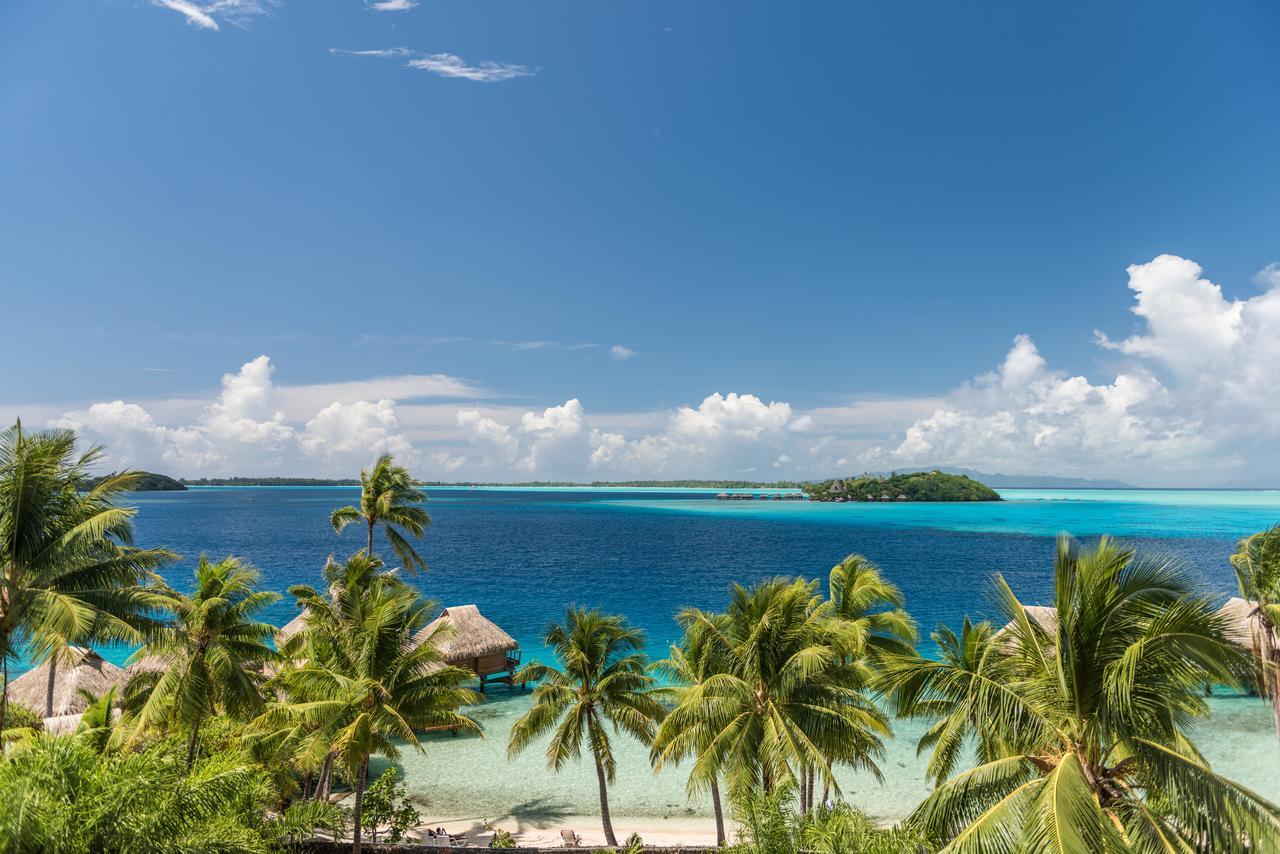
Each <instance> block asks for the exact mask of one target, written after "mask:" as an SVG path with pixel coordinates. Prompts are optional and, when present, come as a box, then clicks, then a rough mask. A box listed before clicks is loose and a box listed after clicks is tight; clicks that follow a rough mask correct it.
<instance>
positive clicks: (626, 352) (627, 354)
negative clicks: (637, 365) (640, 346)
mask: <svg viewBox="0 0 1280 854" xmlns="http://www.w3.org/2000/svg"><path fill="white" fill-rule="evenodd" d="M639 355H640V354H639V353H637V352H636V351H635V350H632V349H631V348H630V347H624V346H622V345H621V344H614V345H613V346H612V347H610V348H609V357H610V358H612V359H617V360H618V361H619V362H625V361H626V360H627V359H633V358H635V357H636V356H639Z"/></svg>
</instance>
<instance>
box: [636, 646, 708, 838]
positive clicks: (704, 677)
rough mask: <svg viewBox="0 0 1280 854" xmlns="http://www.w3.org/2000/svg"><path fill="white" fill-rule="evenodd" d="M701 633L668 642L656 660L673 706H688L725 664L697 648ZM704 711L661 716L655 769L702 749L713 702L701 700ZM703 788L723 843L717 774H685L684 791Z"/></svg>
mask: <svg viewBox="0 0 1280 854" xmlns="http://www.w3.org/2000/svg"><path fill="white" fill-rule="evenodd" d="M705 637H706V635H705V633H694V634H693V635H686V637H685V638H684V639H683V641H682V642H681V643H680V644H679V645H672V647H671V652H670V654H669V655H668V657H667V658H665V659H663V660H662V661H659V662H657V664H656V665H655V668H656V669H657V670H658V671H659V672H660V673H662V674H664V675H665V676H666V677H667V678H668V679H670V680H671V682H672V683H674V684H675V686H676V688H675V691H674V692H673V696H674V700H675V705H676V706H681V705H686V706H688V705H689V704H690V703H691V702H692V703H696V702H697V701H696V700H693V699H692V696H691V695H692V692H693V691H694V690H697V689H701V688H702V687H703V686H705V685H706V683H707V681H708V680H709V679H711V677H713V676H715V675H717V674H719V673H723V672H724V667H725V664H724V662H722V661H718V660H716V659H715V658H714V657H713V656H712V655H709V654H707V652H708V651H706V650H703V649H700V648H699V646H700V643H699V642H700V641H701V640H703V639H705ZM705 702H706V704H707V706H708V708H706V709H704V711H705V712H708V714H704V715H692V714H689V715H681V716H680V717H667V718H664V719H663V721H662V723H661V724H660V725H659V726H658V729H657V732H656V733H655V734H654V737H653V749H652V751H651V753H650V759H651V761H652V762H653V767H654V769H655V770H661V769H662V766H663V765H664V764H665V763H667V762H673V763H679V762H680V761H681V760H683V759H685V758H687V757H689V756H696V755H697V754H699V753H700V752H701V751H702V750H704V749H705V748H706V746H707V744H708V742H709V741H710V739H711V736H712V735H713V734H714V732H715V730H714V729H713V727H711V726H710V725H709V721H710V720H713V719H714V718H715V717H716V714H715V713H716V711H717V710H716V709H715V708H714V706H715V705H716V701H715V700H714V699H707V700H705ZM703 788H705V789H707V790H708V791H710V793H711V805H712V808H713V809H714V811H715V817H716V845H718V846H722V845H724V844H725V833H724V807H723V805H722V803H721V800H720V781H719V776H718V775H712V776H711V777H709V778H706V777H700V776H698V775H692V774H691V775H690V776H689V785H688V791H689V794H690V795H696V794H699V793H700V792H701V790H702V789H703Z"/></svg>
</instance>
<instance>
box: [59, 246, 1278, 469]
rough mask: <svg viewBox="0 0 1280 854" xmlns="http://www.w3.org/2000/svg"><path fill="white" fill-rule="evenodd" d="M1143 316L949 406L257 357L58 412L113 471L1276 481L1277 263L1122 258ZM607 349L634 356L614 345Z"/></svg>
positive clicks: (1027, 356) (1023, 339) (1008, 366)
mask: <svg viewBox="0 0 1280 854" xmlns="http://www.w3.org/2000/svg"><path fill="white" fill-rule="evenodd" d="M1128 273H1129V288H1130V289H1131V290H1132V291H1133V293H1134V296H1135V300H1136V304H1135V305H1134V307H1133V308H1132V311H1133V313H1134V314H1135V315H1136V316H1137V317H1138V318H1139V319H1140V325H1141V326H1142V327H1143V328H1142V330H1141V331H1140V332H1139V333H1138V334H1134V335H1131V336H1129V337H1126V338H1122V339H1120V340H1114V339H1112V338H1111V337H1109V336H1108V335H1106V334H1105V333H1103V332H1099V331H1095V332H1094V337H1095V341H1096V342H1097V344H1098V346H1099V348H1100V352H1101V353H1104V354H1109V355H1110V356H1111V359H1112V361H1113V362H1114V366H1113V367H1112V368H1111V369H1110V370H1109V376H1108V377H1106V378H1103V379H1098V380H1092V379H1089V378H1087V377H1085V376H1069V375H1067V374H1066V373H1064V372H1062V371H1057V370H1054V369H1053V368H1052V367H1051V366H1050V364H1049V362H1048V361H1047V360H1046V359H1045V357H1044V356H1043V355H1042V354H1041V353H1040V351H1039V350H1038V349H1037V347H1036V345H1035V343H1034V342H1033V341H1032V340H1031V338H1030V337H1029V336H1027V335H1021V334H1020V335H1017V336H1016V337H1015V338H1014V339H1013V343H1012V346H1011V348H1010V349H1009V351H1008V354H1007V355H1006V356H1005V358H1004V360H1003V361H1002V362H1001V363H1000V364H999V365H998V366H996V367H995V368H994V369H993V370H991V371H990V372H988V373H984V374H982V375H981V376H978V377H976V378H973V379H972V380H970V381H968V382H965V383H963V384H962V385H961V386H959V387H958V388H956V389H954V390H953V391H952V392H950V393H949V394H947V395H945V396H944V397H943V398H941V399H929V398H873V399H860V400H853V401H850V402H849V403H848V404H846V405H843V406H832V407H820V408H814V409H810V410H807V411H800V410H798V409H796V408H795V407H793V406H792V405H791V404H789V403H787V402H785V401H769V402H766V401H764V400H763V399H761V398H760V397H758V396H756V395H754V394H751V393H741V392H734V391H730V392H719V391H717V392H714V393H711V394H709V395H708V396H707V397H705V398H704V399H703V400H702V401H701V402H699V403H697V404H688V405H684V406H680V407H677V408H676V409H674V410H671V411H663V412H640V413H602V414H591V413H589V412H588V411H587V409H586V407H585V406H584V405H583V403H582V402H581V401H580V400H578V399H570V400H567V401H565V402H563V403H560V404H555V405H550V406H546V407H544V408H542V409H533V410H529V409H528V408H527V407H522V406H517V405H513V404H510V403H502V402H501V400H500V398H498V396H497V395H495V394H493V393H492V392H489V391H487V390H485V389H484V388H482V387H480V386H477V385H475V384H472V383H469V382H467V381H464V380H461V379H458V378H454V377H448V376H444V375H439V374H428V375H408V376H402V377H384V378H376V379H372V380H365V381H360V382H354V383H333V384H321V385H308V386H288V385H278V384H276V383H275V381H274V379H273V374H274V370H275V368H274V366H273V364H272V363H271V360H270V359H269V358H268V357H267V356H265V355H262V356H258V357H257V358H255V359H252V360H251V361H249V362H247V363H245V364H244V365H243V366H242V367H241V368H240V369H239V371H237V372H235V373H230V374H226V375H225V376H223V378H222V384H221V390H220V392H219V393H218V395H217V397H216V398H214V399H212V400H208V401H142V402H127V401H124V400H113V401H106V402H100V403H94V404H92V405H90V406H88V407H85V408H82V409H74V410H67V411H65V412H64V413H63V414H62V415H61V417H58V418H55V419H51V421H50V423H51V424H56V425H58V426H65V427H71V428H74V429H76V430H78V431H81V432H82V433H83V434H84V435H86V436H87V437H89V438H91V439H93V440H94V441H99V442H103V443H105V444H106V445H107V446H108V448H109V450H110V454H111V464H112V465H114V466H131V467H137V468H146V469H156V470H160V471H164V472H167V473H171V474H176V475H180V476H187V477H198V476H201V475H227V474H242V475H267V474H292V475H351V474H353V473H354V472H355V471H356V469H358V468H359V467H360V466H362V465H365V464H367V463H368V462H369V460H370V459H371V458H372V457H373V456H374V455H375V454H378V453H381V452H383V451H388V452H391V453H393V454H396V455H397V456H398V457H401V458H402V459H404V460H405V461H406V462H407V463H408V464H409V465H410V466H412V468H413V470H414V471H415V473H416V474H418V475H419V476H420V477H423V478H425V479H432V480H435V479H442V480H470V479H486V480H488V479H497V480H541V479H566V480H593V479H601V480H609V479H629V478H688V477H750V478H765V479H773V478H787V477H796V478H805V477H818V476H830V475H834V474H844V473H851V472H858V471H863V470H877V469H887V468H894V467H909V466H918V465H956V466H966V467H971V468H976V469H981V470H986V471H1006V472H1016V473H1029V474H1057V475H1077V476H1092V477H1116V478H1123V479H1126V480H1131V481H1134V482H1137V483H1140V484H1144V485H1212V484H1222V483H1231V482H1237V483H1239V482H1253V483H1256V482H1259V480H1258V479H1259V478H1262V479H1263V480H1268V479H1269V480H1277V479H1280V469H1278V468H1277V462H1276V460H1275V456H1274V453H1272V452H1271V450H1272V448H1273V446H1274V442H1275V440H1276V439H1277V438H1278V437H1280V407H1277V406H1276V405H1275V401H1276V400H1277V399H1280V372H1278V371H1276V370H1274V368H1275V366H1276V365H1280V267H1277V266H1276V265H1271V266H1270V267H1268V268H1266V269H1265V270H1263V271H1262V272H1260V273H1259V275H1258V276H1257V277H1256V278H1255V281H1256V283H1257V284H1258V286H1259V287H1260V288H1261V292H1260V293H1258V294H1257V295H1254V296H1252V297H1250V298H1248V299H1237V300H1228V299H1227V298H1226V297H1224V295H1223V293H1222V289H1221V288H1220V287H1219V286H1218V285H1216V284H1214V283H1213V282H1211V281H1210V280H1208V279H1207V278H1205V277H1204V275H1203V271H1202V270H1201V268H1200V266H1199V265H1198V264H1196V263H1195V262H1193V261H1190V260H1187V259H1185V258H1180V257H1177V256H1174V255H1161V256H1159V257H1157V258H1155V259H1153V260H1152V261H1150V262H1148V263H1145V264H1135V265H1133V266H1131V267H1129V268H1128ZM613 355H614V357H615V358H627V357H629V356H631V355H634V353H633V352H632V351H630V350H627V349H626V348H624V347H621V345H619V346H618V347H615V348H614V353H613Z"/></svg>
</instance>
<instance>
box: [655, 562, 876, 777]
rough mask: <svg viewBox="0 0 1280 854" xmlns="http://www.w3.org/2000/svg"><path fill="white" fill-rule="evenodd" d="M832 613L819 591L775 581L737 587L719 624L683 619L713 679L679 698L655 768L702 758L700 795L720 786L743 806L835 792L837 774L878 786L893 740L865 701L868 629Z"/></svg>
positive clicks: (661, 735) (703, 616) (693, 614)
mask: <svg viewBox="0 0 1280 854" xmlns="http://www.w3.org/2000/svg"><path fill="white" fill-rule="evenodd" d="M863 604H866V603H863ZM833 607H834V606H833V604H832V603H830V602H827V601H826V600H824V599H823V597H822V596H821V595H820V594H819V593H818V582H816V581H812V582H810V581H806V580H804V579H802V578H773V579H768V580H765V581H762V582H760V583H758V584H756V585H754V586H752V587H750V588H747V587H742V586H740V585H735V586H734V588H733V591H732V594H731V598H730V601H729V607H728V608H727V609H726V611H725V612H724V613H722V614H716V613H709V612H705V611H701V610H697V609H689V610H686V611H684V612H682V613H681V614H680V616H679V618H678V619H679V621H680V623H681V625H682V626H683V627H684V630H685V638H686V641H685V643H686V647H687V648H688V649H689V650H690V651H693V652H694V656H695V658H696V659H697V660H699V661H700V662H701V664H700V665H699V666H700V667H701V666H708V667H710V668H711V671H712V672H711V673H710V675H708V676H707V677H706V678H704V679H702V680H701V684H699V685H695V686H692V687H689V688H687V689H686V690H683V691H681V692H680V694H679V697H678V703H677V705H676V706H675V708H674V709H672V711H671V713H670V714H669V715H668V716H667V717H666V719H665V720H664V721H663V723H662V726H661V728H660V729H659V732H658V737H657V739H656V742H655V749H654V752H655V757H656V759H657V760H658V761H661V760H664V759H673V760H677V759H679V758H680V757H682V756H685V755H688V754H690V753H695V754H696V757H697V758H696V760H695V762H694V766H693V770H692V777H693V778H694V781H695V784H696V785H698V786H701V787H709V786H710V784H711V783H712V782H713V781H714V780H715V779H716V778H717V777H718V776H721V775H723V776H724V777H725V778H726V779H727V780H728V781H729V784H730V788H731V790H732V791H733V792H734V793H736V794H741V793H742V792H743V791H744V790H746V789H750V788H753V787H756V786H762V787H763V788H764V789H765V790H766V791H771V790H772V789H774V787H776V786H779V785H783V784H788V783H791V782H796V781H799V780H800V779H801V777H802V776H805V775H814V777H815V779H821V780H822V781H823V782H824V783H826V784H827V785H830V786H832V787H833V788H834V787H836V785H837V784H836V782H835V778H834V776H833V773H832V766H833V765H834V764H835V763H844V764H848V765H852V766H854V767H858V768H864V769H866V770H869V771H870V772H872V773H873V774H875V775H877V776H879V773H880V772H879V768H878V767H877V765H876V761H877V760H878V759H879V758H880V757H881V756H882V755H883V752H884V744H883V740H882V739H883V738H885V737H887V736H888V735H890V728H889V722H888V719H887V718H886V717H885V715H884V714H883V713H882V712H881V710H880V709H879V708H878V707H877V705H876V704H875V702H873V700H872V699H871V697H870V696H869V692H868V690H867V688H868V682H867V680H868V679H869V678H870V676H871V674H872V673H873V668H872V667H871V666H870V662H869V660H868V659H867V650H868V646H867V639H868V630H867V626H866V625H865V624H864V623H861V622H859V621H857V620H851V619H844V618H839V617H837V616H836V613H835V611H834V610H833ZM850 607H851V608H852V607H853V603H850ZM856 610H861V607H859V608H858V609H856Z"/></svg>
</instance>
